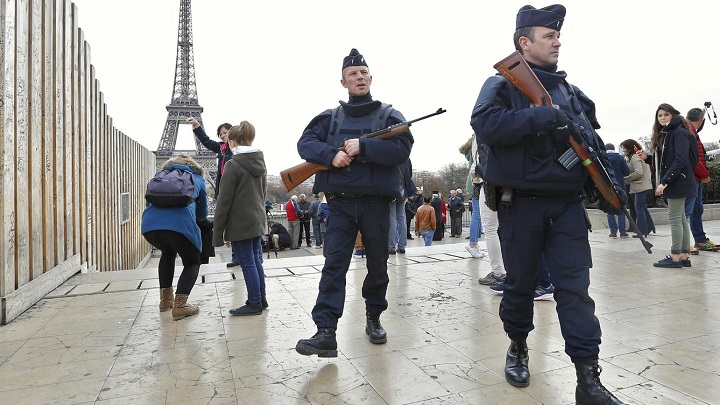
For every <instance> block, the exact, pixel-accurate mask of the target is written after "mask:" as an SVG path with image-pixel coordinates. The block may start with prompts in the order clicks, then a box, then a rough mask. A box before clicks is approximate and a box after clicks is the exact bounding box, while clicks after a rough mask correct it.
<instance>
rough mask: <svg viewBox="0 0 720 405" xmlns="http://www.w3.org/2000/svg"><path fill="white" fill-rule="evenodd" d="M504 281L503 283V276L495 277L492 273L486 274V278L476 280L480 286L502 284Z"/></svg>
mask: <svg viewBox="0 0 720 405" xmlns="http://www.w3.org/2000/svg"><path fill="white" fill-rule="evenodd" d="M504 281H505V275H504V274H503V275H502V276H496V275H495V273H493V272H492V271H491V272H490V273H488V275H487V276H485V277H483V278H480V279H478V283H479V284H480V285H495V284H500V283H503V282H504Z"/></svg>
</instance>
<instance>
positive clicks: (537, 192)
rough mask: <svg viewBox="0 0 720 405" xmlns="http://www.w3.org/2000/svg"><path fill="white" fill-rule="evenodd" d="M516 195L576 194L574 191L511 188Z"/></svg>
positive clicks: (556, 195)
mask: <svg viewBox="0 0 720 405" xmlns="http://www.w3.org/2000/svg"><path fill="white" fill-rule="evenodd" d="M513 194H515V196H516V197H551V196H554V197H561V198H565V197H570V196H574V195H577V194H578V193H577V192H576V191H550V190H517V189H515V190H513Z"/></svg>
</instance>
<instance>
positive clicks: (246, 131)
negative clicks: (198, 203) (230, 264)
mask: <svg viewBox="0 0 720 405" xmlns="http://www.w3.org/2000/svg"><path fill="white" fill-rule="evenodd" d="M253 140H255V127H253V125H252V124H250V123H249V122H247V121H243V122H241V123H240V125H236V126H234V127H232V128H230V131H228V144H229V146H230V147H231V148H232V149H231V150H232V153H233V157H232V159H230V160H229V161H228V162H227V163H226V164H225V170H224V173H223V176H222V179H221V180H220V188H221V189H222V190H223V192H222V194H220V196H219V197H218V200H217V205H216V207H215V220H214V234H213V245H214V246H222V245H223V243H224V244H225V246H230V247H232V250H233V252H234V253H235V257H236V258H237V259H238V261H239V263H240V267H241V268H242V272H243V278H244V279H245V286H246V287H247V297H248V298H247V301H246V302H245V305H243V306H241V307H239V308H236V309H231V310H230V314H232V315H239V316H243V315H260V314H261V313H262V311H263V309H265V308H267V307H268V304H267V299H266V298H265V272H264V271H263V266H262V236H263V235H265V220H266V218H265V190H266V189H267V170H266V168H265V158H264V156H263V153H262V151H260V150H259V149H257V148H255V147H253V146H252V143H253Z"/></svg>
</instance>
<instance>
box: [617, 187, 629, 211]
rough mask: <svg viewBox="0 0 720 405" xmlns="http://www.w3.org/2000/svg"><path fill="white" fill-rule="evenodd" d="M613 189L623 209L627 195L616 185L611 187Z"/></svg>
mask: <svg viewBox="0 0 720 405" xmlns="http://www.w3.org/2000/svg"><path fill="white" fill-rule="evenodd" d="M613 189H614V190H615V192H616V193H617V195H618V199H619V200H620V204H622V206H623V207H627V202H628V197H627V193H626V192H625V190H624V189H623V188H622V187H618V186H616V185H613Z"/></svg>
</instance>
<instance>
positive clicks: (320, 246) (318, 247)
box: [313, 245, 322, 249]
mask: <svg viewBox="0 0 720 405" xmlns="http://www.w3.org/2000/svg"><path fill="white" fill-rule="evenodd" d="M313 249H322V245H315V246H313Z"/></svg>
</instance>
